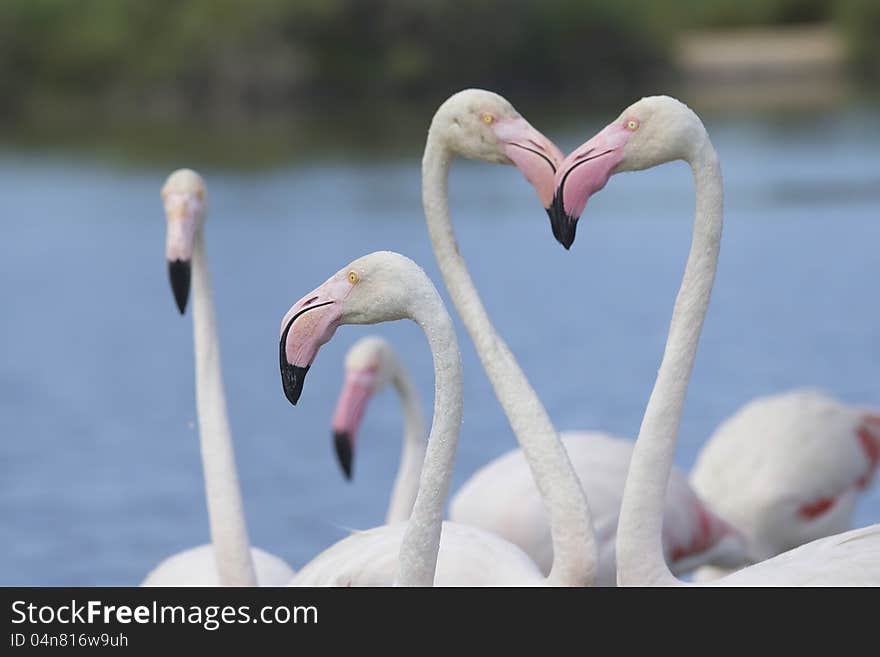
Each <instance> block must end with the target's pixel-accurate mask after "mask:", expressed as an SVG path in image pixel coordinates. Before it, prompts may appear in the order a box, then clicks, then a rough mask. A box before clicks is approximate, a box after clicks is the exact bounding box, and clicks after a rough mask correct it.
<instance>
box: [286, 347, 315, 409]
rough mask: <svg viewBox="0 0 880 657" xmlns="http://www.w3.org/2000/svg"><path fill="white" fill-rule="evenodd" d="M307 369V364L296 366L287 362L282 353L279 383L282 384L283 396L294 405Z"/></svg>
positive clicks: (300, 392)
mask: <svg viewBox="0 0 880 657" xmlns="http://www.w3.org/2000/svg"><path fill="white" fill-rule="evenodd" d="M308 371H309V368H308V366H306V367H297V366H296V365H291V364H290V363H287V362H286V361H285V360H284V356H283V354H282V360H281V383H282V385H283V386H284V396H285V397H287V401H289V402H290V403H291V404H293V405H294V406H296V402H298V401H299V397H300V395H301V394H302V389H303V383H304V382H305V380H306V374H307V373H308Z"/></svg>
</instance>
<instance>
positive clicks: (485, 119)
mask: <svg viewBox="0 0 880 657" xmlns="http://www.w3.org/2000/svg"><path fill="white" fill-rule="evenodd" d="M480 118H481V119H482V120H483V123H485V124H486V125H489V124H490V123H492V122H493V121H494V120H495V117H494V116H492V115H491V114H489V113H488V112H485V113H484V114H483V115H482V116H481V117H480Z"/></svg>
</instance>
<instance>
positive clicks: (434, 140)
mask: <svg viewBox="0 0 880 657" xmlns="http://www.w3.org/2000/svg"><path fill="white" fill-rule="evenodd" d="M454 157H455V155H454V153H453V152H452V151H451V150H450V149H449V148H447V147H446V146H445V145H444V144H443V140H442V136H441V134H440V132H439V130H438V129H437V128H435V127H434V126H432V127H431V130H430V131H429V133H428V142H427V145H426V148H425V155H424V159H423V160H422V181H423V186H422V200H423V203H424V208H425V218H426V219H427V223H428V233H429V234H430V236H431V242H432V244H433V247H434V255H435V257H436V258H437V263H438V265H439V266H440V271H441V273H442V275H443V280H444V281H445V282H446V288H447V289H448V290H449V295H450V296H451V297H452V301H453V303H454V304H455V308H456V310H458V313H459V315H460V316H461V319H462V321H463V322H464V325H465V327H466V329H467V331H468V333H469V334H470V336H471V339H472V340H473V341H474V345H475V346H476V350H477V354H478V355H479V357H480V362H481V363H482V364H483V369H484V370H485V371H486V375H487V376H488V377H489V381H490V382H491V384H492V388H493V389H494V390H495V396H496V397H497V398H498V401H499V403H500V404H501V407H502V409H503V410H504V414H505V415H506V416H507V420H508V422H510V426H511V428H512V429H513V432H514V434H515V435H516V438H517V440H518V441H519V444H520V447H521V448H522V450H523V453H524V455H525V457H526V460H527V462H528V464H529V467H530V469H531V471H532V476H533V478H534V480H535V483H536V485H537V487H538V490H539V491H540V494H541V498H542V500H543V503H544V508H545V510H546V512H547V516H548V518H549V521H550V532H551V536H552V540H553V566H552V568H551V570H550V574H549V576H548V578H547V579H548V583H552V584H559V585H567V586H589V585H592V584H593V583H594V582H595V579H596V572H597V563H598V547H597V544H596V540H595V536H594V534H593V525H592V520H591V516H590V509H589V505H588V504H587V499H586V496H585V495H584V491H583V488H582V487H581V484H580V481H579V480H578V478H577V475H576V474H575V471H574V468H573V467H572V465H571V461H570V460H569V458H568V454H567V453H566V452H565V449H564V448H563V446H562V443H561V442H560V440H559V436H558V434H557V433H556V429H555V428H554V426H553V423H552V422H551V420H550V417H549V415H548V414H547V411H546V410H545V409H544V406H543V405H542V404H541V400H540V399H538V395H537V394H536V393H535V391H534V390H533V389H532V387H531V385H530V384H529V382H528V379H527V378H526V376H525V374H524V373H523V371H522V370H521V369H520V367H519V364H518V363H517V361H516V358H514V356H513V354H512V353H511V352H510V350H509V349H508V347H507V345H506V344H505V342H504V340H503V339H502V338H501V336H499V335H498V334H497V333H496V331H495V327H494V326H493V325H492V322H491V321H490V320H489V316H488V314H487V313H486V309H485V308H484V307H483V304H482V301H481V300H480V296H479V294H478V293H477V290H476V287H475V286H474V283H473V281H472V280H471V277H470V273H469V272H468V269H467V265H466V264H465V261H464V258H463V257H462V255H461V253H460V252H459V249H458V244H457V242H456V239H455V232H454V230H453V228H452V221H451V220H450V217H449V208H448V205H447V190H448V184H449V169H450V166H451V165H452V160H453V159H454Z"/></svg>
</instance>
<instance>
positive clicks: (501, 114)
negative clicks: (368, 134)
mask: <svg viewBox="0 0 880 657" xmlns="http://www.w3.org/2000/svg"><path fill="white" fill-rule="evenodd" d="M431 133H432V134H434V135H438V136H439V138H440V139H441V141H442V142H443V143H444V144H445V146H446V147H447V148H448V149H449V150H450V151H451V152H453V153H455V154H457V155H461V156H462V157H467V158H470V159H473V160H482V161H484V162H490V163H493V164H513V165H515V166H516V167H517V168H518V169H519V170H520V171H521V172H522V174H523V175H524V176H525V178H526V180H528V181H529V182H530V183H531V184H532V186H533V187H534V188H535V191H536V192H537V193H538V198H539V199H540V201H541V203H542V204H543V206H544V208H545V209H547V210H548V211H549V208H550V205H551V203H552V201H553V190H554V175H555V173H556V170H557V168H558V166H559V163H560V162H561V161H562V158H563V155H562V151H560V150H559V148H557V147H556V145H555V144H554V143H553V142H552V141H550V140H549V139H547V137H545V136H544V135H543V134H541V133H540V132H538V131H537V130H536V129H535V128H533V127H532V126H531V125H530V124H529V122H528V121H526V120H525V119H524V118H523V117H522V116H520V114H519V112H517V111H516V109H514V107H513V105H511V104H510V103H509V102H508V101H507V100H506V99H504V98H502V97H501V96H499V95H498V94H495V93H492V92H491V91H485V90H483V89H465V90H464V91H459V92H458V93H457V94H454V95H453V96H451V97H450V98H449V99H447V100H446V102H444V103H443V104H442V105H441V106H440V108H439V109H438V110H437V113H436V114H435V115H434V119H433V121H432V122H431Z"/></svg>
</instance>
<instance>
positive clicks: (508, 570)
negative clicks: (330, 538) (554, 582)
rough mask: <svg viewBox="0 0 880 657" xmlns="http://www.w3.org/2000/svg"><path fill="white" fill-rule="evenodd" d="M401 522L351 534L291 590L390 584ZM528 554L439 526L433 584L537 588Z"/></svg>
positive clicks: (472, 531)
mask: <svg viewBox="0 0 880 657" xmlns="http://www.w3.org/2000/svg"><path fill="white" fill-rule="evenodd" d="M405 530H406V523H405V522H398V523H394V524H393V525H382V526H380V527H375V528H373V529H368V530H366V531H363V532H356V533H354V534H352V535H351V536H348V537H347V538H345V539H343V540H341V541H339V542H338V543H336V544H335V545H333V546H331V547H329V548H328V549H326V550H324V552H322V553H321V554H319V555H318V556H317V557H315V558H314V559H312V561H310V562H309V563H308V564H307V565H306V566H305V567H303V568H302V569H301V570H300V571H299V572H298V573H297V574H296V576H295V577H294V578H293V580H292V581H291V582H290V584H291V586H391V585H392V584H393V583H394V576H395V573H396V572H397V561H398V559H397V557H398V554H399V553H400V545H401V542H402V540H403V534H404V532H405ZM544 581H545V580H544V575H543V573H541V571H540V570H539V569H538V567H537V566H536V565H535V564H534V562H533V561H532V560H531V559H530V558H529V556H528V555H527V554H525V553H524V552H522V551H521V550H519V549H517V548H516V547H515V546H513V545H511V544H510V543H508V542H507V541H505V540H503V539H501V538H499V537H498V536H496V535H494V534H491V533H489V532H486V531H483V530H481V529H479V528H477V527H468V526H466V525H460V524H458V523H454V522H444V523H443V529H442V533H441V536H440V552H439V555H438V558H437V571H436V574H435V576H434V586H498V585H503V584H505V583H512V584H515V585H517V586H523V585H528V584H534V585H541V584H543V583H544Z"/></svg>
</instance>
